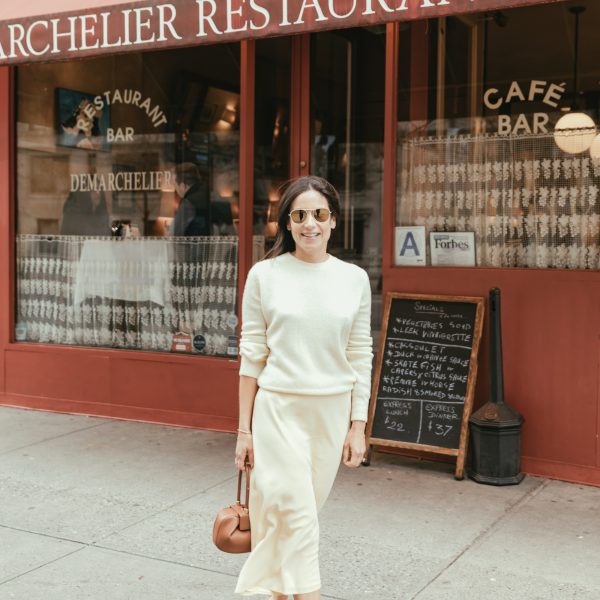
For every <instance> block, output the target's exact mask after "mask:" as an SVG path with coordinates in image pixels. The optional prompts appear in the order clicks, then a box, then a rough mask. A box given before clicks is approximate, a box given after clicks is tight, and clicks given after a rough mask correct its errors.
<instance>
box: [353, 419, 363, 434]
mask: <svg viewBox="0 0 600 600" xmlns="http://www.w3.org/2000/svg"><path fill="white" fill-rule="evenodd" d="M366 426H367V422H366V421H352V425H351V427H350V429H351V430H352V431H356V432H358V433H364V432H365V428H366Z"/></svg>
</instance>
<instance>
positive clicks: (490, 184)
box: [396, 0, 600, 269]
mask: <svg viewBox="0 0 600 600" xmlns="http://www.w3.org/2000/svg"><path fill="white" fill-rule="evenodd" d="M578 4H579V5H580V7H581V8H582V9H583V10H574V7H573V6H572V5H571V4H566V3H560V4H552V5H545V6H538V7H531V8H522V9H513V10H506V11H496V12H493V13H482V14H477V15H472V16H468V17H453V18H446V19H439V20H435V21H429V22H427V23H425V25H426V27H424V26H423V25H424V23H413V24H411V26H410V29H409V30H408V31H404V32H403V34H404V35H405V36H409V37H410V38H411V41H412V43H411V48H412V51H413V53H414V51H415V48H420V50H421V58H420V60H421V63H420V65H419V61H418V60H417V59H414V60H411V63H410V64H408V65H407V64H406V62H405V61H401V64H400V73H399V98H400V99H403V98H406V97H409V98H410V100H409V102H408V103H407V102H400V103H399V111H398V127H397V133H398V179H397V181H398V189H397V222H396V224H397V225H398V226H399V227H398V229H397V232H396V264H399V265H411V264H413V265H419V264H420V265H423V264H433V265H464V266H471V265H476V266H484V267H530V268H569V269H598V268H599V266H600V255H599V242H600V198H598V191H599V187H598V186H599V182H600V137H597V133H598V131H597V128H598V125H599V124H600V114H599V111H598V106H599V104H598V98H599V97H600V64H599V63H598V58H597V57H598V56H599V55H600V40H599V38H598V36H597V35H596V33H595V29H594V23H595V22H596V21H597V19H598V18H600V6H597V3H595V2H592V1H590V0H587V1H584V2H580V3H578ZM533 30H535V31H536V32H540V34H539V35H537V34H536V35H532V31H533ZM418 66H421V67H422V69H426V70H427V71H428V72H427V74H426V75H425V76H424V74H423V72H422V69H421V70H419V69H417V67H418ZM407 70H408V72H407ZM423 82H425V86H426V88H427V102H426V103H424V102H423ZM417 102H420V105H419V106H417V105H416V103H417ZM416 117H419V118H416ZM457 233H461V235H457Z"/></svg>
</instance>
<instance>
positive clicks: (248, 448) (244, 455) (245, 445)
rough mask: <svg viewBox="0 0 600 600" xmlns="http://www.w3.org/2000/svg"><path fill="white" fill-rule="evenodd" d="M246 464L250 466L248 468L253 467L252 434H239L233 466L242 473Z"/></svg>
mask: <svg viewBox="0 0 600 600" xmlns="http://www.w3.org/2000/svg"><path fill="white" fill-rule="evenodd" d="M246 462H248V463H249V464H250V468H252V467H253V466H254V447H253V445H252V434H251V433H241V432H240V433H238V438H237V444H236V445H235V466H236V467H237V468H238V469H239V470H240V471H243V470H244V465H245V463H246Z"/></svg>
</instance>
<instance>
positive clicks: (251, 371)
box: [240, 356, 267, 379]
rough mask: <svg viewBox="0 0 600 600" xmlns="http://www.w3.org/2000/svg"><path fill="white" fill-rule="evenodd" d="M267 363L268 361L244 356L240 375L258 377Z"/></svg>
mask: <svg viewBox="0 0 600 600" xmlns="http://www.w3.org/2000/svg"><path fill="white" fill-rule="evenodd" d="M266 364H267V363H266V361H254V360H250V359H249V358H246V357H245V356H242V360H241V363H240V375H245V376H246V377H254V378H255V379H258V376H259V375H260V374H261V373H262V371H263V369H264V368H265V365H266Z"/></svg>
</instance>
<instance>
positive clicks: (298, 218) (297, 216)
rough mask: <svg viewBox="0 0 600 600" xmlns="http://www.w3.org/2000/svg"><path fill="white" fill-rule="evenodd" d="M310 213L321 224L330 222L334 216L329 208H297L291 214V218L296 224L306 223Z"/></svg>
mask: <svg viewBox="0 0 600 600" xmlns="http://www.w3.org/2000/svg"><path fill="white" fill-rule="evenodd" d="M308 213H312V216H313V218H314V219H315V221H317V222H319V223H325V222H327V221H329V219H330V217H331V215H332V212H331V211H330V210H329V209H328V208H296V209H294V210H293V211H292V212H291V213H290V218H291V219H292V221H293V222H294V223H304V221H306V219H307V218H308Z"/></svg>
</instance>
